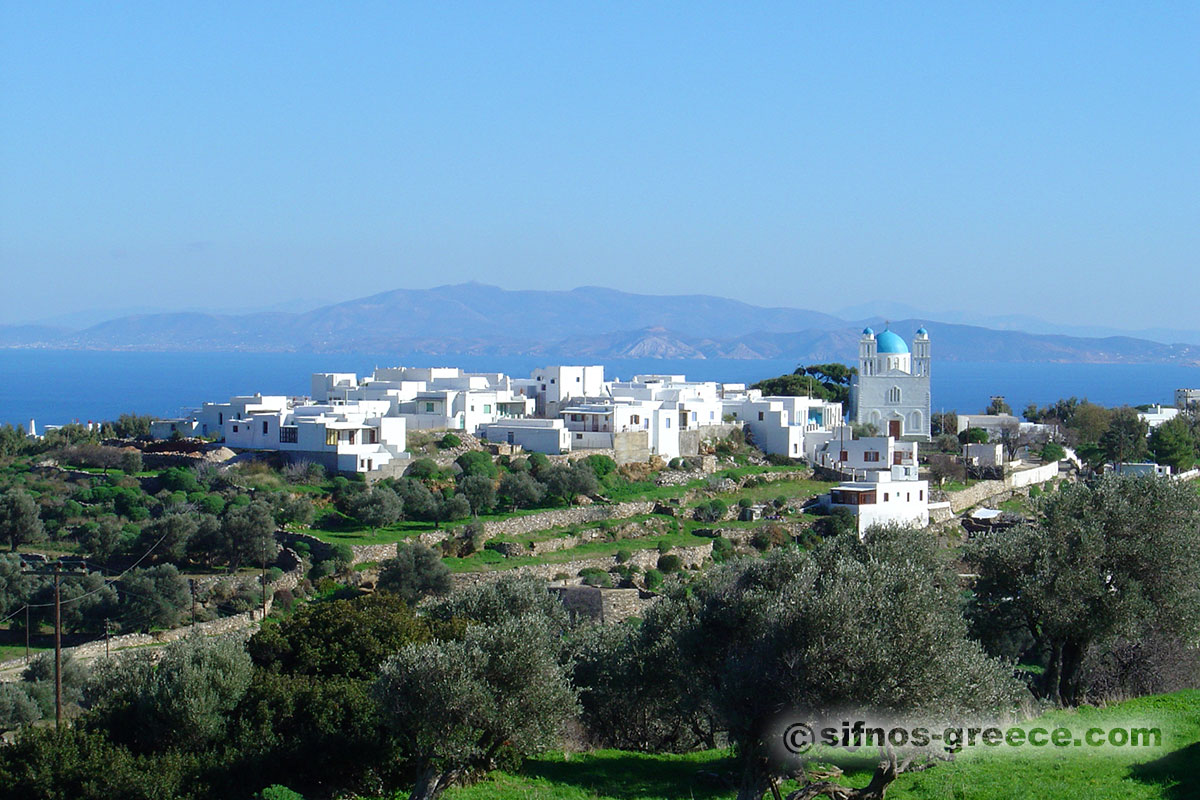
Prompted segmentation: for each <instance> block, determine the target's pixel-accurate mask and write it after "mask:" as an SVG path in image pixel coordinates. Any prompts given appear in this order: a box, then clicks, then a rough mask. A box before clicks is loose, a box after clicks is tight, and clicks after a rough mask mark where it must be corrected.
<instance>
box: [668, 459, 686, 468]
mask: <svg viewBox="0 0 1200 800" xmlns="http://www.w3.org/2000/svg"><path fill="white" fill-rule="evenodd" d="M682 467H683V459H682V458H679V457H678V456H676V457H675V458H672V459H671V460H670V461H668V462H667V468H668V469H680V468H682Z"/></svg>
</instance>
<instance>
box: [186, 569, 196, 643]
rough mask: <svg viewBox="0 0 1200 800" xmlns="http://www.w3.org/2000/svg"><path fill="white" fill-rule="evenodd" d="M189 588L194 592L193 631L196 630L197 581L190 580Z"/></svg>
mask: <svg viewBox="0 0 1200 800" xmlns="http://www.w3.org/2000/svg"><path fill="white" fill-rule="evenodd" d="M188 588H189V589H191V590H192V630H193V631H194V630H196V579H195V578H188Z"/></svg>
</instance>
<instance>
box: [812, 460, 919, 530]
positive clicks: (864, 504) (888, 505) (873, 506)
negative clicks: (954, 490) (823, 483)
mask: <svg viewBox="0 0 1200 800" xmlns="http://www.w3.org/2000/svg"><path fill="white" fill-rule="evenodd" d="M820 502H821V504H822V505H824V506H825V507H826V508H827V509H829V510H833V509H835V508H845V509H847V510H849V511H850V513H852V514H854V516H855V517H856V518H857V520H858V532H859V535H862V533H863V532H864V531H866V530H867V529H868V528H870V527H871V526H873V525H911V526H914V527H918V528H924V527H925V526H927V525H928V524H929V483H928V481H913V480H893V475H892V473H891V472H871V473H868V474H867V477H866V480H862V481H852V482H848V483H843V484H840V485H839V486H837V487H835V488H833V489H831V490H830V492H829V494H827V495H821V498H820Z"/></svg>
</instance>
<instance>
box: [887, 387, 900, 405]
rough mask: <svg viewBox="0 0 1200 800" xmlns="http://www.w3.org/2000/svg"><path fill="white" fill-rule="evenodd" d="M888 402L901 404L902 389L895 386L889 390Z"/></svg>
mask: <svg viewBox="0 0 1200 800" xmlns="http://www.w3.org/2000/svg"><path fill="white" fill-rule="evenodd" d="M888 402H889V403H899V402H900V387H899V386H893V387H892V388H891V389H888Z"/></svg>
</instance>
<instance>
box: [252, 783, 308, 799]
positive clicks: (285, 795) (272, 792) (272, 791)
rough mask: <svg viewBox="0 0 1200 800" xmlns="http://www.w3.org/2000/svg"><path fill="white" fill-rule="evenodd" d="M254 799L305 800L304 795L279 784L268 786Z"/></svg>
mask: <svg viewBox="0 0 1200 800" xmlns="http://www.w3.org/2000/svg"><path fill="white" fill-rule="evenodd" d="M254 797H255V800H304V795H302V794H300V793H299V792H293V791H292V790H291V789H289V788H288V787H286V786H281V785H279V784H278V783H276V784H274V785H272V786H268V787H267V788H265V789H263V790H262V791H261V792H259V793H258V794H256V795H254Z"/></svg>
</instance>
